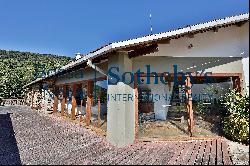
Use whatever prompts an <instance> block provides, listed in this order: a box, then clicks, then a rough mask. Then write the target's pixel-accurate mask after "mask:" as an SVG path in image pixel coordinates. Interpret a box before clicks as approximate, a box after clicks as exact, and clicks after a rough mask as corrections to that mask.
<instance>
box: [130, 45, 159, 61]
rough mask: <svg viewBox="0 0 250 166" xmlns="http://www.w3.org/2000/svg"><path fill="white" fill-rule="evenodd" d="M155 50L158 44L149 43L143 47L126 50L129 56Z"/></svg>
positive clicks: (132, 56)
mask: <svg viewBox="0 0 250 166" xmlns="http://www.w3.org/2000/svg"><path fill="white" fill-rule="evenodd" d="M157 51H158V44H151V45H149V46H145V47H143V48H139V49H136V50H134V51H130V52H128V56H129V58H134V57H138V56H143V55H146V54H150V53H154V52H157Z"/></svg>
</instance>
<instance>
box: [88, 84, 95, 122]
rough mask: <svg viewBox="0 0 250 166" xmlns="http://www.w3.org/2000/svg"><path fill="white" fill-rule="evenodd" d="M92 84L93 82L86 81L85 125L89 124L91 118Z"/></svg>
mask: <svg viewBox="0 0 250 166" xmlns="http://www.w3.org/2000/svg"><path fill="white" fill-rule="evenodd" d="M93 86H94V82H93V81H92V80H89V81H88V82H87V106H86V125H87V126H88V125H90V120H91V105H92V99H93Z"/></svg>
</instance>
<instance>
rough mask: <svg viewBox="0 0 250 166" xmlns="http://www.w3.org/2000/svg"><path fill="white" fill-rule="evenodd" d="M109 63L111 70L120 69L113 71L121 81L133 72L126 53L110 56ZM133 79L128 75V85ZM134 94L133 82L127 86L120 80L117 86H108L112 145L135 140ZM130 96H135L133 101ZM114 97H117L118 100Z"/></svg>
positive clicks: (108, 134) (119, 145)
mask: <svg viewBox="0 0 250 166" xmlns="http://www.w3.org/2000/svg"><path fill="white" fill-rule="evenodd" d="M108 62H109V64H108V67H109V69H110V68H111V67H118V68H119V72H117V71H116V70H112V71H113V73H115V74H117V75H119V77H120V79H122V74H123V73H124V72H132V60H131V59H129V58H128V54H127V53H126V52H118V53H116V54H114V55H112V56H110V57H109V61H108ZM131 77H132V76H131V75H130V74H129V73H127V74H126V80H127V83H129V82H130V79H131ZM110 78H111V77H110V76H109V79H110ZM110 81H112V79H111V80H110ZM113 81H114V79H113ZM134 94H135V91H134V83H133V82H131V84H126V83H124V82H123V81H122V80H120V81H119V82H117V83H116V84H115V85H108V96H109V99H108V111H107V114H108V115H107V139H108V141H109V142H110V143H111V144H113V145H116V146H118V147H123V146H125V145H128V144H131V143H133V142H134V139H135V102H134ZM117 95H119V96H120V97H119V96H117ZM128 95H130V96H133V99H132V100H131V98H130V99H129V98H128ZM112 96H113V97H112ZM114 97H116V100H115V99H114Z"/></svg>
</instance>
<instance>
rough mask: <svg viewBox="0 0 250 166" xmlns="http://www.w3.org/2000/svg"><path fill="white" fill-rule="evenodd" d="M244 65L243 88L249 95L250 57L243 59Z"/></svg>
mask: <svg viewBox="0 0 250 166" xmlns="http://www.w3.org/2000/svg"><path fill="white" fill-rule="evenodd" d="M242 64H243V73H242V74H243V79H244V83H243V88H244V92H245V93H246V94H247V95H249V56H248V57H245V58H243V59H242Z"/></svg>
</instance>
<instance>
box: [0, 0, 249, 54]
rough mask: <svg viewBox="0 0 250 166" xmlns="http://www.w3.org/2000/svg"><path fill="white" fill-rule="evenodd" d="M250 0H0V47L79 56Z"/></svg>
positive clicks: (240, 9)
mask: <svg viewBox="0 0 250 166" xmlns="http://www.w3.org/2000/svg"><path fill="white" fill-rule="evenodd" d="M248 6H249V1H248V0H202V1H201V0H188V1H184V0H123V1H121V0H119V1H118V0H64V1H62V0H40V1H34V0H21V1H20V0H0V49H7V50H20V51H30V52H38V53H52V54H58V55H66V56H71V57H74V56H75V53H77V52H81V53H83V54H86V53H88V52H90V51H93V50H95V49H97V48H99V47H100V46H102V45H105V44H108V43H111V42H115V41H121V40H126V39H130V38H135V37H140V36H144V35H147V34H150V23H149V14H150V13H152V24H153V32H154V33H159V32H164V31H168V30H171V29H175V28H179V27H183V26H186V25H192V24H196V23H200V22H205V21H210V20H213V19H217V18H224V17H226V16H232V15H237V14H240V13H246V12H248V11H249V8H248Z"/></svg>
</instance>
